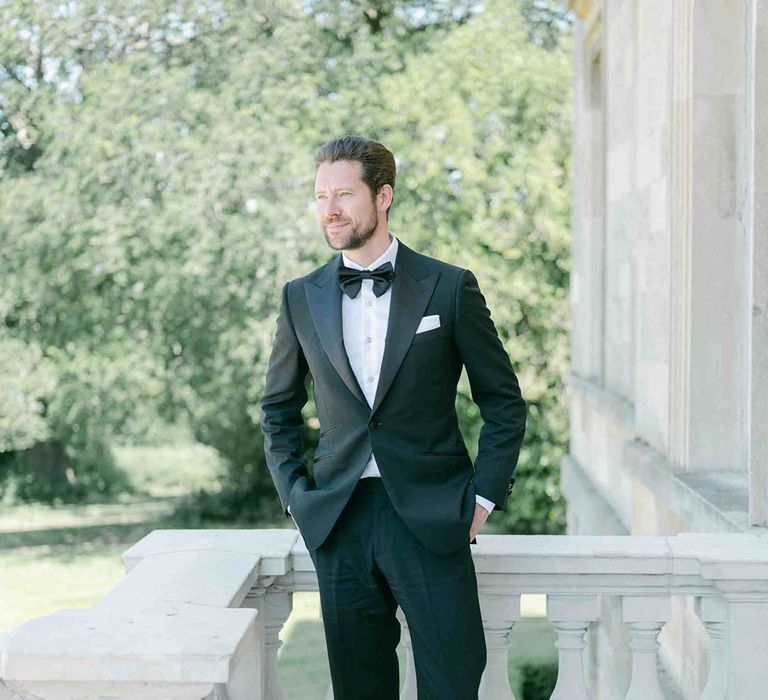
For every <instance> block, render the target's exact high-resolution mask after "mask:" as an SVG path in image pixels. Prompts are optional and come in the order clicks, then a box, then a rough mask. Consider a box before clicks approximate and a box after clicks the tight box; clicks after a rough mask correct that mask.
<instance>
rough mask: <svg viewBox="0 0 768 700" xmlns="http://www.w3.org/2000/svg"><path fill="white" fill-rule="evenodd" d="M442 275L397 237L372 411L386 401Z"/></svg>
mask: <svg viewBox="0 0 768 700" xmlns="http://www.w3.org/2000/svg"><path fill="white" fill-rule="evenodd" d="M439 276H440V273H439V272H432V273H430V271H429V270H428V269H427V267H426V266H425V265H423V264H422V263H421V262H420V261H419V259H418V256H417V255H416V253H414V252H413V251H412V250H411V249H410V248H409V247H408V246H406V245H405V244H404V243H403V242H402V241H401V240H400V239H398V243H397V259H396V260H395V277H394V279H393V280H392V287H391V290H392V298H391V299H390V302H389V318H388V319H387V336H386V340H385V344H384V357H383V358H382V360H381V371H380V372H379V383H378V386H377V388H376V396H375V397H374V400H373V406H372V407H371V413H373V412H375V411H376V409H377V408H378V407H379V405H380V404H381V402H382V401H383V399H384V397H385V396H386V394H387V391H388V390H389V387H390V385H391V384H392V381H393V380H394V378H395V375H396V374H397V370H399V369H400V365H401V364H402V362H403V358H404V357H405V353H406V352H408V348H409V347H410V345H411V341H412V340H413V336H414V335H415V334H416V328H418V326H419V322H420V321H421V317H422V316H423V315H424V309H426V308H427V304H428V303H429V300H430V298H431V296H432V292H433V290H434V288H435V284H436V283H437V279H438V277H439Z"/></svg>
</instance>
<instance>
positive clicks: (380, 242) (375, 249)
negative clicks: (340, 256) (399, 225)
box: [344, 229, 392, 267]
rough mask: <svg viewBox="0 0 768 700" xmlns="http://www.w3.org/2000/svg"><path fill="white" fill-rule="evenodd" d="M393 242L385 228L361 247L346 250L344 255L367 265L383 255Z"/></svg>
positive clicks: (362, 264) (359, 263)
mask: <svg viewBox="0 0 768 700" xmlns="http://www.w3.org/2000/svg"><path fill="white" fill-rule="evenodd" d="M391 243H392V236H391V235H390V233H389V232H388V231H387V230H386V229H384V231H382V232H381V233H378V232H377V233H375V234H374V235H373V236H372V237H371V238H370V239H369V240H368V241H366V243H365V245H364V246H362V247H361V248H354V249H353V250H345V251H344V255H346V256H347V257H348V258H349V259H350V260H354V261H355V262H356V263H357V264H358V265H361V266H362V267H367V266H368V265H370V264H371V263H372V262H373V261H374V260H376V259H377V258H379V257H381V255H382V254H383V253H384V251H385V250H386V249H387V248H389V246H390V244H391Z"/></svg>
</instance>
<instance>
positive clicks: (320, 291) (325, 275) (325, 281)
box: [304, 254, 370, 411]
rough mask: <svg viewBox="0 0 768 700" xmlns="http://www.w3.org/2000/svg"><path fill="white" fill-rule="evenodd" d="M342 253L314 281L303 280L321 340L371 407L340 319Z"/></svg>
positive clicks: (344, 376) (350, 385)
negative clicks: (361, 384)
mask: <svg viewBox="0 0 768 700" xmlns="http://www.w3.org/2000/svg"><path fill="white" fill-rule="evenodd" d="M340 262H341V254H339V255H338V256H337V257H336V258H335V259H334V260H332V261H331V262H330V263H328V265H327V266H326V268H325V270H323V272H321V273H320V274H319V275H318V276H317V277H316V278H315V279H314V280H312V281H311V282H309V281H308V282H305V283H304V292H305V294H306V297H307V304H308V305H309V312H310V314H311V316H312V321H313V322H314V324H315V329H316V330H317V335H318V337H319V338H320V344H321V345H322V346H323V350H325V354H326V355H327V356H328V359H329V360H330V361H331V364H332V365H333V366H334V368H335V369H336V371H337V372H338V373H339V376H340V377H341V379H342V381H343V382H344V383H345V384H346V385H347V388H348V389H349V390H350V391H351V392H352V393H353V394H354V395H355V396H356V397H357V399H358V400H359V401H360V402H361V403H362V404H363V406H364V407H365V410H366V411H369V410H370V407H369V406H368V401H367V400H366V398H365V394H364V393H363V390H362V389H361V388H360V384H358V382H357V377H355V373H354V372H353V371H352V366H351V365H350V364H349V357H348V356H347V351H346V350H345V349H344V329H343V326H342V323H341V287H340V286H339V283H338V274H339V272H338V271H339V264H340Z"/></svg>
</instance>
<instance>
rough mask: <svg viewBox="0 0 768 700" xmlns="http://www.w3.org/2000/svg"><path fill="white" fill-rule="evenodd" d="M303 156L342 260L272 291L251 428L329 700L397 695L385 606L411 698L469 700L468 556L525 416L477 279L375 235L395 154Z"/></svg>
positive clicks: (473, 621) (372, 150)
mask: <svg viewBox="0 0 768 700" xmlns="http://www.w3.org/2000/svg"><path fill="white" fill-rule="evenodd" d="M315 162H316V166H317V172H316V176H315V201H316V214H317V220H318V223H319V224H320V227H321V229H322V230H323V233H324V234H325V239H326V241H327V243H328V245H329V246H330V247H331V248H332V249H333V250H337V251H342V252H341V254H340V255H337V256H336V257H334V258H333V259H332V260H331V261H330V262H328V263H326V264H325V265H322V266H320V267H319V268H317V269H315V270H313V271H312V272H310V273H309V274H308V275H305V276H304V277H301V278H297V279H294V280H292V281H290V282H288V283H287V284H285V286H284V287H283V290H282V305H281V309H280V314H279V317H278V320H277V331H276V335H275V340H274V346H273V349H272V354H271V357H270V360H269V364H268V368H267V376H266V386H265V390H264V396H263V398H262V401H261V409H262V421H261V425H262V429H263V431H264V438H265V439H264V446H265V452H266V457H267V464H268V466H269V469H270V472H271V474H272V478H273V480H274V482H275V486H276V488H277V492H278V495H279V497H280V501H281V502H282V505H283V508H284V510H285V515H286V517H288V516H289V515H290V516H292V517H293V518H294V520H295V522H296V525H297V526H298V528H299V531H300V532H301V535H302V537H303V538H304V542H305V543H306V545H307V549H308V550H309V552H310V555H311V557H312V560H313V562H314V564H315V569H316V570H317V578H318V587H319V591H320V603H321V609H322V614H323V625H324V629H325V638H326V645H327V648H328V658H329V665H330V671H331V680H332V685H333V693H334V700H397V698H398V697H399V676H398V672H399V669H398V659H397V655H396V651H395V650H396V647H397V645H398V642H399V640H400V624H399V622H398V621H397V619H396V617H395V612H396V609H397V606H398V605H399V606H400V607H401V608H402V610H403V614H404V615H405V618H406V620H407V622H408V628H409V631H410V634H411V639H412V648H413V655H414V663H415V667H416V678H417V687H418V695H419V699H420V700H475V699H476V698H477V692H478V688H479V685H480V677H481V675H482V672H483V669H484V668H485V663H486V647H485V639H484V636H483V625H482V620H481V615H480V606H479V601H478V593H477V579H476V576H475V569H474V564H473V561H472V555H471V550H470V546H469V545H470V544H471V543H475V542H476V540H475V535H476V534H477V532H478V531H479V530H480V528H481V527H482V526H483V524H484V523H485V519H486V518H487V517H488V515H489V512H490V511H491V510H503V509H504V506H505V504H506V500H507V496H508V495H509V492H510V491H511V488H512V484H513V483H514V479H513V478H512V473H513V471H514V469H515V466H516V464H517V460H518V455H519V451H520V445H521V443H522V440H523V435H524V432H525V419H526V404H525V402H524V400H523V398H522V396H521V394H520V388H519V386H518V381H517V377H516V376H515V373H514V371H513V370H512V367H511V365H510V361H509V358H508V356H507V354H506V352H505V351H504V348H503V346H502V344H501V342H500V340H499V338H498V335H497V333H496V329H495V327H494V324H493V321H492V320H491V317H490V312H489V311H488V308H487V307H486V305H485V299H484V297H483V295H482V294H481V292H480V289H479V288H478V284H477V280H476V279H475V276H474V275H473V274H472V273H471V272H470V271H469V270H466V269H462V268H461V267H456V266H454V265H450V264H448V263H445V262H441V261H439V260H435V259H434V258H430V257H427V256H425V255H421V254H419V253H417V252H415V251H414V250H412V249H411V248H409V247H408V246H406V245H405V244H404V243H403V242H402V241H401V240H399V239H398V238H397V237H395V236H394V235H393V234H391V233H390V232H389V231H388V229H387V222H388V215H389V209H390V206H391V204H392V200H393V197H394V186H395V160H394V157H393V156H392V154H391V153H390V152H389V151H388V150H387V149H386V148H385V147H384V146H382V145H381V144H380V143H377V142H375V141H371V140H369V139H365V138H362V137H359V136H346V137H342V138H339V139H336V140H334V141H330V142H329V143H327V144H325V145H324V146H323V147H322V148H321V149H320V151H319V152H318V154H317V156H316V158H315ZM462 365H463V366H464V367H466V370H467V375H468V377H469V381H470V385H471V389H472V398H473V400H474V401H475V402H476V403H477V405H478V406H479V408H480V413H481V416H482V418H483V421H484V424H483V426H482V429H481V432H480V438H479V449H478V455H477V459H476V460H475V465H474V472H473V468H472V467H473V465H472V461H471V460H470V458H469V455H468V453H467V450H466V447H465V445H464V441H463V439H462V436H461V433H460V431H459V427H458V421H457V417H456V410H455V401H456V385H457V382H458V380H459V377H460V375H461V369H462ZM307 373H310V374H311V377H312V381H313V383H314V397H315V404H316V408H317V415H318V418H319V421H320V438H319V442H318V445H317V449H316V451H315V454H314V460H313V466H312V472H311V473H310V472H309V470H308V468H307V465H306V463H305V460H304V458H303V446H304V445H303V439H302V431H303V419H302V416H301V410H302V407H303V406H304V405H305V404H306V401H307V390H306V388H305V379H306V376H307Z"/></svg>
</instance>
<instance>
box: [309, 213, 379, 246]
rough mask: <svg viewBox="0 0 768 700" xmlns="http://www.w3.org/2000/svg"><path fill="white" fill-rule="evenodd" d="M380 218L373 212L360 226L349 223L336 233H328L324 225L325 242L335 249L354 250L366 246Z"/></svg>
mask: <svg viewBox="0 0 768 700" xmlns="http://www.w3.org/2000/svg"><path fill="white" fill-rule="evenodd" d="M377 224H378V220H377V217H376V212H375V211H373V212H371V216H369V217H368V220H367V221H365V222H364V223H363V224H361V225H359V226H353V225H352V224H351V223H349V222H348V223H347V227H346V229H342V230H340V231H338V232H337V233H335V234H330V235H329V234H328V231H327V230H326V229H325V226H323V227H322V228H323V235H325V242H326V243H327V244H328V245H329V246H330V247H331V248H332V249H333V250H354V249H355V248H361V247H362V246H364V245H365V244H366V243H367V242H368V241H369V240H370V239H371V237H372V236H373V233H374V231H376V225H377Z"/></svg>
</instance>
